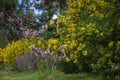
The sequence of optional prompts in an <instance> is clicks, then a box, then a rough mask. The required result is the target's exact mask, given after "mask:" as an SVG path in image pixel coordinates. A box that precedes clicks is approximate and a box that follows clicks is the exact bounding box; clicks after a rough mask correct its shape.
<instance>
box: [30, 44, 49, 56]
mask: <svg viewBox="0 0 120 80" xmlns="http://www.w3.org/2000/svg"><path fill="white" fill-rule="evenodd" d="M30 50H31V51H32V52H33V53H34V54H35V55H36V56H41V57H45V56H46V55H47V54H49V53H50V50H49V49H46V50H45V51H42V50H41V49H40V48H36V47H35V46H34V45H31V46H30Z"/></svg>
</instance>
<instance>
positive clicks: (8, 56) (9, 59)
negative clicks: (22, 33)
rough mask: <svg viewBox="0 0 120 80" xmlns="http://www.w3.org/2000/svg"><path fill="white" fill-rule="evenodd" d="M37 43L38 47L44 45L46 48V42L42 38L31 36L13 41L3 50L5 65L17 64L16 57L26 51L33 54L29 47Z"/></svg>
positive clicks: (43, 47)
mask: <svg viewBox="0 0 120 80" xmlns="http://www.w3.org/2000/svg"><path fill="white" fill-rule="evenodd" d="M33 44H34V45H35V46H37V47H40V46H42V49H43V50H44V49H45V47H46V44H45V43H44V42H43V41H42V40H41V39H40V38H38V39H35V38H30V39H25V38H23V39H21V40H18V41H13V42H12V43H9V44H8V45H7V46H6V48H4V51H3V52H2V56H3V62H4V64H5V65H13V64H15V59H16V57H17V56H19V55H23V54H26V53H30V54H31V50H30V49H29V46H31V45H33Z"/></svg>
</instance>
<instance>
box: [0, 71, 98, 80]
mask: <svg viewBox="0 0 120 80" xmlns="http://www.w3.org/2000/svg"><path fill="white" fill-rule="evenodd" d="M41 74H42V76H40V75H41ZM41 74H40V73H39V72H31V73H20V72H2V71H0V80H100V76H98V75H95V74H89V73H77V74H64V73H62V72H58V71H53V72H51V74H49V75H48V76H46V74H43V73H41Z"/></svg>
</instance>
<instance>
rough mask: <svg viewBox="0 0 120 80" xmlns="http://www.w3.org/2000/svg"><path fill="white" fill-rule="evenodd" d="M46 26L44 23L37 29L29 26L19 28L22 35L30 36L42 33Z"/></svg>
mask: <svg viewBox="0 0 120 80" xmlns="http://www.w3.org/2000/svg"><path fill="white" fill-rule="evenodd" d="M47 28H48V26H47V24H46V25H42V28H40V29H39V30H32V29H29V28H24V27H20V30H21V31H22V35H23V36H24V37H26V38H30V37H32V36H38V35H40V34H42V33H44V32H45V31H46V30H47Z"/></svg>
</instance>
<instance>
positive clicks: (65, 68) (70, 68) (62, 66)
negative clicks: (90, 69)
mask: <svg viewBox="0 0 120 80" xmlns="http://www.w3.org/2000/svg"><path fill="white" fill-rule="evenodd" d="M57 69H59V70H61V71H62V72H64V73H66V74H70V73H78V72H80V70H79V68H78V65H77V64H76V63H73V62H72V61H70V62H66V61H65V60H61V61H58V63H57Z"/></svg>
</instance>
